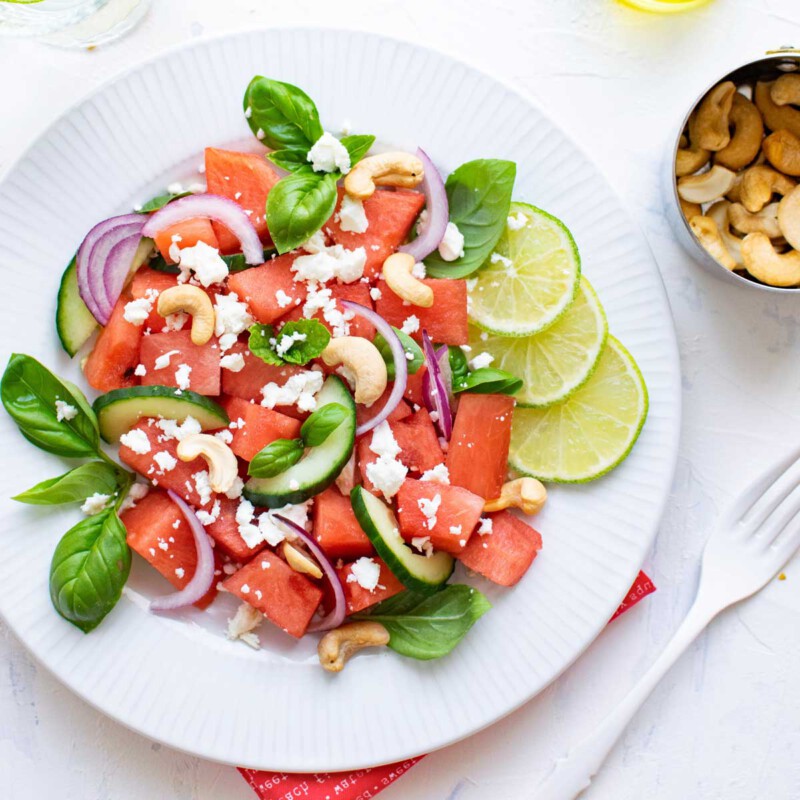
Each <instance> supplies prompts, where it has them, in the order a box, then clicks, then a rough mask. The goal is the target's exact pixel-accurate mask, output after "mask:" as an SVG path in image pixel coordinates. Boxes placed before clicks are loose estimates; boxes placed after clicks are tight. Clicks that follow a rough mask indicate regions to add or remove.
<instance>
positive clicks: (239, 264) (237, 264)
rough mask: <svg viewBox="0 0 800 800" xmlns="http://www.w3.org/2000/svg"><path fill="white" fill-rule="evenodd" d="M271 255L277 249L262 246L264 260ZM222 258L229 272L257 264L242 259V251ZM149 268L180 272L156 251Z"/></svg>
mask: <svg viewBox="0 0 800 800" xmlns="http://www.w3.org/2000/svg"><path fill="white" fill-rule="evenodd" d="M273 255H277V250H274V249H273V248H271V247H268V248H264V261H265V262H266V261H269V260H270V259H271V258H272V256H273ZM220 257H221V258H222V260H223V261H224V262H225V263H226V264H227V265H228V270H229V272H232V273H233V272H243V271H244V270H246V269H250V268H251V267H255V266H259V265H257V264H248V263H247V262H246V261H245V260H244V255H243V254H242V253H234V254H233V255H231V256H220ZM147 266H148V267H150V269H154V270H156V272H168V273H169V274H170V275H177V274H178V273H179V272H180V269H178V267H177V266H176V265H175V264H168V263H167V260H166V259H165V258H164V256H162V255H161V253H156V254H155V256H153V258H152V259H150V262H149V263H148V265H147Z"/></svg>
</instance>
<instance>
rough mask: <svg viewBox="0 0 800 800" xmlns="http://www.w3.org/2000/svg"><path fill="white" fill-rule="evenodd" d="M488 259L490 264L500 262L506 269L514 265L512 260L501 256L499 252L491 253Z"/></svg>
mask: <svg viewBox="0 0 800 800" xmlns="http://www.w3.org/2000/svg"><path fill="white" fill-rule="evenodd" d="M489 261H490V262H491V263H492V264H502V265H503V266H504V267H505V268H506V269H511V268H512V267H513V266H514V262H513V261H512V260H511V259H510V258H506V257H505V256H501V255H500V253H492V255H491V256H490V257H489Z"/></svg>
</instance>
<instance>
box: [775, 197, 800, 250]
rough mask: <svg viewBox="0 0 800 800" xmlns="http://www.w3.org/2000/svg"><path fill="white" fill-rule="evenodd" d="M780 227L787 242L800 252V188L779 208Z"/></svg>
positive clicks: (784, 199) (782, 201)
mask: <svg viewBox="0 0 800 800" xmlns="http://www.w3.org/2000/svg"><path fill="white" fill-rule="evenodd" d="M778 225H779V226H780V229H781V233H782V234H783V236H784V237H785V239H786V241H787V242H789V244H790V245H791V246H792V247H794V248H795V249H796V250H800V187H798V186H796V187H795V188H794V189H792V191H791V192H789V194H787V195H786V197H784V198H783V200H781V202H780V205H779V206H778Z"/></svg>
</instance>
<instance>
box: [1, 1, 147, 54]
mask: <svg viewBox="0 0 800 800" xmlns="http://www.w3.org/2000/svg"><path fill="white" fill-rule="evenodd" d="M149 5H150V0H0V36H4V35H5V36H34V37H38V38H40V39H42V40H43V41H45V42H48V43H49V44H54V45H59V46H62V47H96V46H97V45H100V44H105V43H106V42H109V41H112V40H113V39H116V38H118V37H119V36H122V34H124V33H126V32H127V31H129V30H130V29H131V28H132V27H133V26H134V25H136V23H137V22H139V21H140V20H141V19H142V17H143V16H144V14H145V12H146V11H147V8H148V7H149Z"/></svg>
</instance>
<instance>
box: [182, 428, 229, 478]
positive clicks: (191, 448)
mask: <svg viewBox="0 0 800 800" xmlns="http://www.w3.org/2000/svg"><path fill="white" fill-rule="evenodd" d="M178 458H179V459H180V460H181V461H194V459H195V458H202V459H203V460H204V461H205V462H206V465H207V466H208V483H209V485H210V486H211V489H212V490H213V491H215V492H221V493H224V492H229V491H230V490H231V488H232V487H233V484H234V483H235V481H236V478H237V477H238V475H239V463H238V461H237V460H236V456H235V454H234V452H233V450H231V449H230V447H228V445H227V444H225V442H223V441H222V440H221V439H217V437H216V436H211V434H208V433H192V434H190V435H189V436H186V437H184V438H183V439H181V441H180V442H179V443H178Z"/></svg>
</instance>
